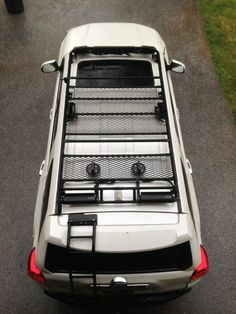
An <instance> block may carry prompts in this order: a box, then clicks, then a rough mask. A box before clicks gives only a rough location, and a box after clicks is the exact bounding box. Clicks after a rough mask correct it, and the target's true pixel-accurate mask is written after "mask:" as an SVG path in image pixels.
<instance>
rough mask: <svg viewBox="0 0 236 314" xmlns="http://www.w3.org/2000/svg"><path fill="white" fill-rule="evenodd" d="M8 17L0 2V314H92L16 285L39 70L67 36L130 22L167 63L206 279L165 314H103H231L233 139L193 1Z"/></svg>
mask: <svg viewBox="0 0 236 314" xmlns="http://www.w3.org/2000/svg"><path fill="white" fill-rule="evenodd" d="M24 3H25V13H24V14H21V15H18V16H11V15H8V14H7V12H6V9H5V7H4V3H3V1H1V2H0V75H1V81H0V135H1V141H0V158H1V159H0V166H1V180H0V199H1V202H0V248H1V253H0V313H4V314H5V313H6V314H7V313H17V314H18V313H40V314H41V313H44V314H46V313H59V314H60V313H77V312H80V313H90V312H91V313H95V312H98V310H97V309H91V308H90V309H88V308H81V309H80V310H78V308H75V307H70V306H68V305H64V304H60V303H58V302H56V301H54V300H52V299H50V298H48V297H46V296H44V295H43V293H42V292H41V291H40V290H39V289H38V288H37V287H36V286H34V284H33V282H32V281H30V280H29V279H28V278H27V276H26V263H27V256H28V253H29V251H30V249H31V243H32V240H31V234H32V222H33V212H34V204H35V199H36V192H37V184H38V176H37V174H38V169H39V165H40V163H41V161H42V160H43V159H44V154H45V149H46V140H47V134H48V126H49V119H48V117H49V110H50V108H51V103H52V98H53V92H54V84H55V78H56V76H55V75H54V74H49V75H43V74H42V73H41V72H40V64H41V63H42V62H43V61H46V60H50V59H54V58H56V57H57V55H58V51H59V45H60V42H61V41H62V39H63V36H64V33H65V31H66V30H67V29H69V28H71V27H73V26H78V25H82V24H86V23H89V22H104V21H107V22H112V21H117V22H135V23H140V24H144V25H147V26H151V27H153V28H155V29H157V30H158V31H159V32H160V34H161V36H162V37H163V39H164V40H165V42H166V44H167V48H168V51H169V56H170V57H173V58H175V59H177V60H180V61H182V62H184V63H185V65H186V68H187V71H186V74H185V75H183V76H179V75H176V74H173V75H172V77H173V81H174V87H175V92H176V98H177V103H178V106H179V109H180V114H181V125H182V130H183V137H184V142H185V148H186V151H187V155H188V157H189V159H190V160H191V163H192V166H193V170H194V180H195V187H196V192H197V196H198V201H199V207H200V210H201V220H202V235H203V242H204V245H205V247H206V249H207V251H208V254H209V261H210V272H209V274H208V275H207V276H206V277H205V278H204V279H203V280H202V281H201V283H200V284H199V285H198V286H196V287H195V289H193V290H192V292H190V293H189V294H187V295H185V296H184V297H182V298H180V299H178V300H176V301H173V302H171V303H169V304H167V305H162V306H157V305H151V306H146V307H145V308H144V307H128V308H119V307H113V308H111V307H106V308H105V309H104V308H103V309H101V311H103V312H104V313H116V312H117V311H118V310H119V311H120V312H121V313H136V314H138V313H143V312H146V313H157V312H159V313H176V314H177V313H184V314H187V313H191V314H192V313H194V314H195V313H213V314H214V313H236V294H235V284H236V271H235V269H236V244H235V243H236V232H235V225H236V205H235V203H236V202H235V201H236V161H235V156H236V131H235V127H234V126H233V123H232V118H231V115H230V112H229V110H228V108H227V105H226V102H225V99H224V96H223V93H222V90H221V89H220V87H219V83H218V79H217V77H216V74H215V72H214V69H213V66H212V63H211V58H210V55H209V51H208V47H207V43H206V38H205V34H204V32H203V29H202V22H201V18H200V15H199V11H198V8H197V5H196V3H195V1H193V0H168V1H163V0H146V1H144V0H129V1H125V0H86V1H83V0H60V1H55V0H54V1H53V0H51V1H48V0H47V1H46V0H40V1H33V0H25V1H24Z"/></svg>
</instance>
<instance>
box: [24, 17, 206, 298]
mask: <svg viewBox="0 0 236 314" xmlns="http://www.w3.org/2000/svg"><path fill="white" fill-rule="evenodd" d="M184 69H185V68H184V65H183V64H182V63H180V62H178V61H175V60H172V61H171V62H169V60H168V55H167V51H166V48H165V44H164V42H163V40H162V39H161V37H160V35H159V34H158V33H157V32H156V31H155V30H153V29H151V28H149V27H146V26H142V25H138V24H129V23H98V24H89V25H84V26H80V27H76V28H73V29H71V30H69V31H68V32H67V34H66V37H65V39H64V40H63V42H62V45H61V48H60V53H59V58H58V61H55V60H52V61H48V62H46V63H44V64H43V65H42V71H43V72H53V71H58V77H57V82H56V89H55V96H54V101H53V106H52V109H51V111H50V120H51V122H50V131H49V139H48V146H47V152H46V158H45V161H43V163H42V165H41V168H40V182H39V189H38V196H37V202H36V209H35V215H34V231H33V236H34V242H33V249H32V252H31V254H30V257H29V264H28V273H29V275H30V276H31V277H32V278H33V279H34V280H35V281H37V282H38V283H39V284H40V286H41V287H42V288H43V289H44V291H45V292H46V293H47V294H48V295H50V296H54V297H56V298H61V299H64V300H80V299H82V298H85V299H87V300H97V299H98V298H99V299H104V300H105V299H106V298H109V297H114V296H115V297H116V296H121V295H122V299H126V298H128V300H129V301H130V297H131V296H132V297H133V298H141V297H145V296H146V298H151V299H155V300H159V299H160V300H166V299H169V298H173V297H176V296H178V295H181V294H183V293H185V292H186V291H188V290H189V289H190V288H191V286H192V285H193V284H194V283H195V282H197V281H198V279H199V278H200V277H201V276H202V275H204V274H205V273H206V272H207V270H208V261H207V255H206V252H205V250H204V249H203V247H202V241H201V234H200V220H199V211H198V205H197V201H196V197H195V192H194V187H193V181H192V169H191V165H190V162H189V161H188V159H187V158H186V156H185V151H184V146H183V141H182V136H181V130H180V124H179V111H178V109H177V107H176V103H175V97H174V92H173V87H172V82H171V77H170V70H171V71H173V72H179V73H183V72H184Z"/></svg>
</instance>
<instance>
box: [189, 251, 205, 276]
mask: <svg viewBox="0 0 236 314" xmlns="http://www.w3.org/2000/svg"><path fill="white" fill-rule="evenodd" d="M200 251H201V262H200V264H199V265H198V267H197V268H196V269H195V270H194V272H193V274H192V277H191V281H194V280H197V279H198V278H200V277H202V276H203V275H205V274H206V273H207V272H208V268H209V265H208V258H207V253H206V251H205V250H204V248H203V247H202V245H201V246H200Z"/></svg>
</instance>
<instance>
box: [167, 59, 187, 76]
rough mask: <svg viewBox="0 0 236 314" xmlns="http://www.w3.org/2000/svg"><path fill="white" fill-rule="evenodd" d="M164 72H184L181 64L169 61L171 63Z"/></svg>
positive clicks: (183, 66)
mask: <svg viewBox="0 0 236 314" xmlns="http://www.w3.org/2000/svg"><path fill="white" fill-rule="evenodd" d="M166 70H167V71H168V70H171V71H172V72H176V73H181V74H182V73H184V72H185V65H184V64H183V63H182V62H179V61H177V60H174V59H173V60H171V63H170V64H169V65H167V68H166Z"/></svg>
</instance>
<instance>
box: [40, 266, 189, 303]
mask: <svg viewBox="0 0 236 314" xmlns="http://www.w3.org/2000/svg"><path fill="white" fill-rule="evenodd" d="M192 272H193V271H192V270H187V271H176V272H174V271H173V272H163V273H145V274H144V273H143V274H123V275H122V274H121V275H119V276H122V277H123V278H125V280H126V281H127V284H126V285H125V286H123V287H113V285H112V284H111V283H112V280H113V278H114V277H116V276H117V275H116V274H113V275H97V289H96V294H97V297H98V298H99V299H106V298H111V299H113V298H116V297H117V296H122V299H125V298H128V299H129V298H130V297H134V298H136V297H137V298H138V299H139V298H140V297H141V298H142V296H145V298H151V299H152V298H153V297H152V296H155V298H159V296H160V297H161V298H163V297H165V296H167V297H169V294H170V295H171V298H173V296H175V295H176V294H178V295H179V294H180V295H182V294H183V293H185V291H186V289H187V290H188V288H189V287H190V286H189V279H190V277H191V274H192ZM44 277H45V279H46V286H45V287H44V289H45V292H46V293H47V294H48V295H51V296H54V297H56V298H59V299H61V298H69V299H70V298H71V296H72V299H86V300H87V299H88V300H90V299H93V297H94V288H93V280H92V279H87V278H83V279H82V278H81V279H79V280H76V279H74V281H73V287H74V294H72V290H71V286H70V281H69V278H68V274H46V273H45V275H44ZM176 291H178V292H176ZM157 296H158V297H157Z"/></svg>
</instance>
